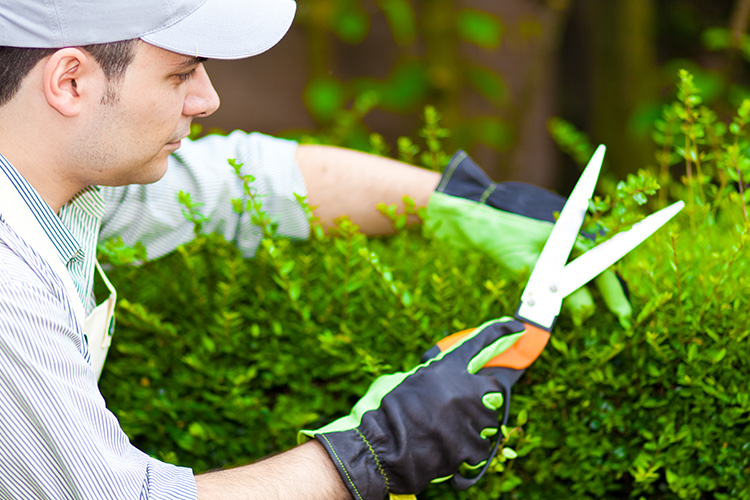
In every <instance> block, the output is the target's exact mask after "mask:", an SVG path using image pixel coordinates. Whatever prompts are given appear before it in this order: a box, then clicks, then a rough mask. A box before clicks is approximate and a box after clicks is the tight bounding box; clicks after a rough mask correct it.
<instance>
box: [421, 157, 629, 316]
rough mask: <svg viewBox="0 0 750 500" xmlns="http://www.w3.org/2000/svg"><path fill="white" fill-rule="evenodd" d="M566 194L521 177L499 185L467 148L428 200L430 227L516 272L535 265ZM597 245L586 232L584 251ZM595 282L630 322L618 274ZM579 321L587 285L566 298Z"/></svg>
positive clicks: (586, 306)
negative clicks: (524, 181) (470, 156)
mask: <svg viewBox="0 0 750 500" xmlns="http://www.w3.org/2000/svg"><path fill="white" fill-rule="evenodd" d="M564 205H565V198H563V197H561V196H558V195H556V194H554V193H551V192H550V191H547V190H545V189H542V188H539V187H536V186H532V185H530V184H524V183H520V182H506V183H502V184H496V183H494V182H492V180H490V178H489V177H487V175H486V174H485V173H484V172H483V171H482V169H480V168H479V167H478V166H477V165H476V164H475V163H474V162H473V161H472V160H471V158H469V157H468V156H467V155H466V153H464V152H463V151H459V152H458V153H456V155H455V156H454V157H453V159H452V160H451V162H450V164H449V165H448V167H447V168H446V170H445V172H444V173H443V178H442V179H441V181H440V184H439V185H438V187H437V190H436V191H435V193H433V194H432V196H431V197H430V201H429V203H428V205H427V221H426V224H427V225H428V227H431V228H432V229H433V230H434V232H435V235H436V236H437V237H440V238H445V239H447V240H449V241H450V242H451V243H453V244H455V245H458V246H463V247H470V248H476V249H480V250H482V251H484V252H486V253H488V254H489V255H491V256H492V257H493V258H494V259H495V260H496V261H497V262H498V263H499V264H501V265H503V266H505V267H506V268H508V269H510V270H513V271H521V270H523V269H524V268H528V269H533V267H534V265H535V264H536V261H537V259H538V258H539V254H540V253H541V251H542V248H544V244H545V242H546V241H547V237H548V236H549V234H550V232H551V231H552V226H553V225H554V222H555V213H559V212H560V211H561V210H562V208H563V206H564ZM592 245H593V242H592V241H591V239H589V238H586V237H584V236H581V237H580V238H579V240H578V242H577V243H576V248H577V249H578V250H579V251H586V250H588V249H589V248H591V246H592ZM595 283H596V285H597V287H598V288H599V291H600V293H601V295H602V298H603V300H604V302H605V304H606V305H607V307H608V308H609V309H610V310H611V311H612V312H613V313H614V314H615V315H616V316H617V318H618V319H619V320H620V322H621V323H623V324H627V323H628V318H629V317H630V316H631V314H632V308H631V306H630V302H629V301H628V298H627V295H626V292H625V289H624V287H623V286H622V284H621V283H620V281H619V279H618V278H617V277H616V276H615V274H614V272H612V271H605V272H604V273H602V274H601V275H599V276H598V277H597V278H596V280H595ZM563 305H564V306H565V308H566V310H567V311H568V313H569V314H571V317H572V319H573V321H574V322H575V323H576V324H580V323H581V322H583V320H584V319H585V318H587V317H589V316H591V315H592V314H593V311H594V301H593V298H592V297H591V294H590V292H589V291H588V290H587V289H586V288H585V287H582V288H581V289H579V290H578V291H577V292H574V293H573V294H571V295H570V296H568V297H567V298H566V299H565V301H564V302H563Z"/></svg>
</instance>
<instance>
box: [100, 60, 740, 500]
mask: <svg viewBox="0 0 750 500" xmlns="http://www.w3.org/2000/svg"><path fill="white" fill-rule="evenodd" d="M679 97H680V100H679V101H678V102H677V103H675V104H673V105H671V106H669V107H667V108H666V109H665V118H664V119H663V120H660V121H659V122H658V123H657V127H656V130H655V140H656V141H657V143H658V144H659V145H660V146H661V149H660V151H659V156H658V157H657V161H659V162H660V164H661V166H662V168H660V169H659V168H657V169H655V172H654V174H649V173H648V171H641V172H639V173H638V174H637V175H634V176H632V178H630V179H628V180H626V181H625V182H622V183H614V182H611V183H609V184H608V183H607V182H606V180H604V181H603V182H602V183H601V184H600V185H604V186H605V189H606V190H607V193H606V194H608V195H609V198H608V199H607V198H603V199H598V200H596V201H595V203H593V204H592V211H593V212H594V213H593V215H592V218H593V219H594V220H599V221H602V222H604V223H606V224H607V225H608V226H609V227H618V228H621V227H622V226H627V225H628V224H630V223H632V220H630V219H628V218H627V217H626V215H625V214H624V213H623V210H625V211H626V212H627V214H633V213H639V214H643V213H649V212H651V211H653V210H654V209H655V208H658V207H659V206H663V205H664V204H665V203H666V202H667V200H668V199H683V200H685V201H686V203H687V207H686V208H685V209H684V210H683V212H682V213H681V214H680V215H678V216H677V218H676V219H675V220H674V221H673V222H671V223H670V224H669V225H668V226H667V227H665V228H663V229H662V230H660V231H659V232H658V233H657V234H656V235H654V236H653V237H652V238H651V239H649V240H648V241H647V242H646V243H644V244H643V245H642V246H640V247H639V248H637V249H636V250H634V251H633V252H632V253H631V254H630V255H628V256H627V257H626V258H624V259H623V260H622V261H621V262H620V263H619V264H618V265H617V270H618V271H619V273H620V274H621V275H622V276H623V277H624V278H625V280H626V281H627V283H628V285H629V289H630V294H631V300H632V303H633V305H634V309H635V311H636V315H635V317H634V318H633V321H632V324H630V325H625V326H622V325H620V324H619V323H618V322H617V320H616V319H615V318H614V316H613V315H611V314H610V313H609V312H607V311H606V310H604V308H603V307H600V308H599V310H598V311H597V313H596V314H595V315H594V316H593V317H591V318H589V319H588V320H587V321H585V322H584V323H583V325H582V326H575V325H573V324H572V323H571V322H570V320H569V319H567V318H566V317H562V318H561V319H560V321H558V323H557V325H556V327H555V330H554V332H553V335H552V339H551V342H550V344H549V345H548V347H547V348H546V350H545V351H544V352H543V353H542V355H541V357H540V358H539V359H538V360H537V361H536V362H535V364H534V365H532V367H531V368H530V369H529V370H527V372H526V373H525V375H524V376H523V377H522V378H521V380H520V381H519V383H518V384H517V385H516V387H515V395H514V397H513V401H512V405H511V418H510V422H509V424H510V425H511V427H509V428H507V429H504V430H505V434H506V437H505V449H506V452H505V453H504V454H502V453H501V454H500V456H499V457H498V458H497V459H496V461H495V462H494V464H493V471H492V473H490V474H488V475H487V476H486V477H485V478H483V479H482V480H481V481H480V482H479V484H478V485H477V486H475V487H474V488H472V489H470V490H468V491H465V492H456V491H453V490H452V489H451V488H450V487H449V486H447V485H445V484H443V485H435V486H433V487H431V488H429V489H428V490H427V491H426V492H425V493H423V494H422V495H420V498H425V499H454V498H455V499H459V498H462V499H463V498H466V499H490V498H498V496H500V494H501V493H506V495H505V497H509V498H519V499H540V500H541V499H550V498H563V497H569V496H571V495H575V496H576V498H622V499H624V498H649V499H672V498H683V499H700V498H716V499H736V498H750V479H749V478H750V425H749V423H750V395H749V394H748V390H747V387H748V383H747V379H748V373H750V314H749V304H748V295H749V294H748V290H749V288H748V285H749V283H748V280H749V278H748V266H749V261H748V229H749V228H750V225H749V224H748V222H747V215H746V202H747V201H748V199H747V198H748V196H747V192H745V191H744V190H743V189H742V188H743V187H744V186H745V181H744V180H743V179H749V178H750V159H749V158H748V156H747V151H748V148H747V143H746V139H745V136H744V128H745V121H746V120H747V118H748V115H750V101H748V102H746V103H744V104H743V105H742V107H741V108H740V110H739V112H738V116H737V117H736V118H735V119H734V121H733V122H732V123H733V124H731V123H730V124H729V125H724V124H722V123H721V122H719V121H718V120H717V119H716V117H715V115H713V114H712V112H711V111H710V110H708V109H707V108H705V107H703V106H702V105H701V103H700V97H699V95H698V94H697V90H696V89H694V87H693V86H692V80H691V77H690V75H688V74H686V73H683V74H682V75H681V83H680V95H679ZM554 132H555V134H556V136H557V138H558V140H559V141H560V142H561V144H562V145H563V146H564V147H565V148H566V149H569V150H571V151H580V150H585V149H586V148H589V149H590V147H589V146H588V145H587V144H586V142H585V138H581V136H580V135H578V134H577V133H573V132H571V131H570V129H567V128H565V126H564V124H562V125H561V124H559V123H558V125H557V126H556V128H555V130H554ZM582 156H583V157H586V155H585V154H584V155H582ZM680 170H682V171H683V172H684V175H683V176H681V178H680V179H679V180H673V179H672V177H671V175H674V174H675V173H676V172H679V171H680ZM677 175H679V174H677ZM654 179H658V181H659V183H660V184H661V185H662V186H663V187H662V189H661V190H660V191H656V187H655V181H654ZM248 181H249V179H248ZM607 185H609V188H606V186H607ZM248 188H249V190H250V192H252V190H251V188H252V184H251V183H249V184H248ZM652 193H653V194H655V196H654V198H652V201H651V202H648V203H647V198H646V195H648V194H652ZM188 205H189V203H188ZM641 205H643V208H642V209H641V208H639V206H641ZM188 208H189V210H188V212H189V213H192V214H193V215H192V217H191V218H192V220H194V221H198V220H199V219H200V218H199V217H198V216H196V207H190V206H189V207H188ZM236 208H237V209H242V210H251V211H254V212H255V213H256V223H258V224H259V225H261V226H264V227H265V229H266V233H267V238H266V239H265V240H264V241H263V244H262V246H261V248H260V249H259V251H258V254H257V256H256V258H255V259H252V260H245V259H243V258H241V256H240V255H239V253H238V251H237V250H236V249H235V248H234V247H233V245H232V244H230V243H227V242H225V241H222V240H221V239H220V238H219V237H217V236H215V235H202V234H199V235H198V236H197V237H196V240H195V241H194V242H192V243H191V244H189V245H186V246H184V247H181V248H179V249H178V250H177V251H176V252H175V253H173V254H172V255H170V256H168V257H166V258H163V259H160V260H157V261H153V262H148V263H146V264H144V265H142V266H140V267H134V266H128V265H115V266H114V269H113V270H112V271H111V272H110V275H111V276H110V277H111V279H112V281H113V282H114V283H115V285H116V286H117V287H118V290H119V295H120V296H121V297H123V298H122V299H121V300H120V304H119V309H118V330H117V335H116V339H115V342H114V344H113V348H112V350H111V353H110V358H109V360H108V362H107V365H106V366H105V371H104V374H103V377H102V381H101V386H102V389H103V392H104V396H105V398H106V400H107V402H108V405H109V407H110V408H111V409H112V410H113V411H114V412H115V413H116V414H117V415H118V417H119V419H120V422H121V424H122V426H123V428H124V429H125V431H126V432H127V433H128V434H129V435H130V436H131V438H132V440H133V442H134V444H135V445H136V446H138V447H140V448H141V449H143V450H144V451H146V452H147V453H150V454H152V455H154V456H156V457H158V458H160V459H163V460H166V461H170V462H173V463H178V464H181V465H186V466H190V467H193V468H194V469H195V471H196V472H201V471H205V470H208V469H212V468H216V467H221V466H229V465H235V464H240V463H246V462H248V461H251V460H255V459H258V458H261V457H263V456H265V455H267V454H269V453H273V452H276V451H279V450H282V449H285V448H288V447H290V446H292V445H293V444H294V443H295V438H296V432H297V430H299V429H300V428H303V427H311V426H319V425H322V424H324V423H326V422H328V421H330V420H332V419H334V418H336V417H338V416H340V415H342V414H344V413H347V412H348V411H349V409H350V408H351V406H352V405H353V404H354V402H355V401H356V399H357V397H358V396H359V395H361V394H363V393H364V392H365V390H366V388H367V386H368V384H369V383H370V382H371V381H372V380H373V379H374V378H375V377H377V376H378V375H380V374H383V373H388V372H390V371H394V370H402V369H407V368H410V367H412V366H413V365H414V364H416V363H417V362H418V360H419V357H420V355H421V353H422V352H423V351H425V350H426V349H428V348H429V347H430V346H431V345H432V344H433V343H434V342H435V341H437V340H438V339H440V338H442V337H443V336H445V335H447V334H450V333H453V332H454V331H458V330H461V329H464V328H467V327H471V326H476V325H479V324H480V323H482V322H483V321H485V320H488V319H492V318H495V317H498V316H505V315H509V314H512V313H513V311H515V308H516V306H517V302H518V299H519V297H520V294H521V291H522V288H523V285H524V284H525V280H526V278H527V276H528V274H527V273H526V274H521V275H518V274H512V273H509V272H507V271H505V270H504V269H503V268H502V267H501V266H499V265H498V264H497V263H495V262H493V261H492V260H491V259H490V258H488V257H487V256H485V255H483V254H482V253H481V252H479V251H476V252H472V251H466V250H457V249H455V248H452V247H451V246H449V245H446V244H445V243H444V242H441V241H437V240H435V239H434V238H432V237H431V236H430V235H429V234H422V233H421V232H420V230H419V229H414V228H411V229H401V230H400V231H399V233H398V234H397V235H396V236H393V237H390V238H382V239H380V238H370V239H368V238H366V237H365V236H364V235H362V234H360V233H359V232H358V231H357V228H356V227H355V226H354V225H353V224H352V223H351V222H349V221H348V220H345V219H344V220H341V221H340V223H339V225H338V227H337V228H336V229H335V230H333V231H332V232H331V234H330V235H328V236H325V235H322V234H321V232H320V231H316V232H315V234H314V236H313V237H312V238H311V239H310V240H309V241H306V242H290V241H287V240H282V239H278V238H275V236H274V235H273V226H272V225H271V224H270V223H268V221H267V220H265V219H264V218H263V217H262V215H258V213H259V210H258V209H260V211H261V212H262V207H260V206H259V204H257V203H255V200H254V198H252V197H251V200H250V204H249V205H245V204H243V205H242V206H239V205H238V206H236ZM383 211H384V212H385V213H386V214H387V216H390V217H391V218H392V220H393V221H394V224H396V225H398V226H401V225H402V221H403V219H402V218H400V216H399V214H395V213H393V211H392V210H390V213H389V210H388V209H387V208H385V209H384V210H383ZM103 250H104V252H103V258H107V256H109V259H110V261H111V262H114V263H115V264H117V263H118V262H120V261H127V260H129V259H130V258H133V257H135V258H137V257H138V252H136V253H135V254H133V253H132V251H131V250H128V249H124V248H121V247H120V246H118V245H117V244H116V243H110V244H109V245H108V246H107V247H106V248H104V249H103ZM599 303H600V304H601V301H599ZM516 455H517V457H518V458H513V457H515V456H516Z"/></svg>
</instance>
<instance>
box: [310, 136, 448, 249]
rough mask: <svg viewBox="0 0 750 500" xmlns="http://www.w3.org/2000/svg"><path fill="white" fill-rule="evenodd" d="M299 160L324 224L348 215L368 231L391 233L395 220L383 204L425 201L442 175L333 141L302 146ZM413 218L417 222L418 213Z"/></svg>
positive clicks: (424, 203)
mask: <svg viewBox="0 0 750 500" xmlns="http://www.w3.org/2000/svg"><path fill="white" fill-rule="evenodd" d="M296 158H297V163H298V164H299V167H300V170H301V171H302V176H303V178H304V180H305V185H306V186H307V201H308V203H309V204H310V205H311V206H312V207H315V210H314V213H315V215H316V216H317V217H319V218H320V221H321V223H322V224H323V227H328V226H331V225H332V224H333V223H334V221H335V220H336V219H337V218H338V217H341V216H342V215H347V216H348V217H349V218H350V219H351V220H352V221H353V222H354V223H355V224H357V225H358V226H359V227H360V230H361V231H362V232H363V233H365V234H388V233H391V232H393V228H392V224H391V221H389V220H388V219H387V218H386V217H384V216H383V215H382V214H381V213H380V212H378V210H377V205H378V204H379V203H385V204H387V205H392V204H396V205H398V206H399V207H400V208H402V209H403V202H402V198H403V197H404V196H409V197H410V198H413V199H414V202H415V203H416V206H417V207H424V206H427V201H428V200H429V198H430V195H431V194H432V192H433V191H435V188H436V187H437V185H438V182H440V174H439V173H437V172H432V171H430V170H426V169H423V168H419V167H414V166H411V165H408V164H406V163H402V162H400V161H396V160H392V159H389V158H383V157H380V156H375V155H371V154H367V153H362V152H359V151H353V150H349V149H343V148H337V147H333V146H313V145H300V146H298V147H297V154H296ZM411 222H418V220H416V218H414V219H413V220H412V221H411Z"/></svg>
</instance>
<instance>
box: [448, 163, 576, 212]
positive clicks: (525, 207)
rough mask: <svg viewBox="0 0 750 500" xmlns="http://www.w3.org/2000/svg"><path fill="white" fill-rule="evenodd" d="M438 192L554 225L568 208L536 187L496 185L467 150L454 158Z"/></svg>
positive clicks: (548, 192) (519, 183) (563, 199)
mask: <svg viewBox="0 0 750 500" xmlns="http://www.w3.org/2000/svg"><path fill="white" fill-rule="evenodd" d="M435 191H437V192H439V193H444V194H447V195H451V196H456V197H459V198H463V199H465V200H470V201H474V202H477V203H482V204H484V205H489V206H490V207H493V208H496V209H498V210H503V211H505V212H510V213H514V214H517V215H520V216H522V217H527V218H530V219H536V220H541V221H547V222H553V223H554V222H555V212H559V211H560V210H562V208H563V206H564V205H565V198H563V197H561V196H559V195H557V194H555V193H552V192H550V191H547V190H546V189H543V188H540V187H538V186H534V185H532V184H527V183H524V182H502V183H499V184H498V183H495V182H493V181H492V179H490V178H489V177H488V176H487V174H485V173H484V171H483V170H482V169H481V168H480V167H479V166H478V165H477V164H476V163H474V161H473V160H472V159H471V158H469V156H468V155H467V154H466V152H464V151H458V152H456V154H455V155H453V158H451V161H450V162H449V163H448V166H447V167H446V168H445V171H444V172H443V177H442V178H441V179H440V183H439V184H438V187H437V189H436V190H435Z"/></svg>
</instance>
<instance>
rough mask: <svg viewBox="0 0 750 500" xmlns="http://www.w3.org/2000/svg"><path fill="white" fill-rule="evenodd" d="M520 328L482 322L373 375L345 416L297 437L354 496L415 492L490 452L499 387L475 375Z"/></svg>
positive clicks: (374, 498) (374, 499) (372, 498)
mask: <svg viewBox="0 0 750 500" xmlns="http://www.w3.org/2000/svg"><path fill="white" fill-rule="evenodd" d="M523 329H524V326H523V324H522V323H520V322H518V321H515V320H512V319H508V318H505V319H500V320H494V321H490V322H488V323H485V324H484V325H482V326H480V327H479V328H477V329H476V330H474V331H473V332H472V333H471V334H469V335H467V336H466V337H465V338H464V339H463V340H462V341H460V342H459V343H457V344H455V345H454V346H452V347H451V348H450V349H448V350H446V351H444V352H440V353H439V354H437V355H436V356H435V357H433V358H431V359H429V360H427V361H425V362H424V363H423V364H421V365H418V366H417V367H416V368H414V369H413V370H411V371H409V372H401V373H394V374H392V375H385V376H383V377H380V378H378V379H377V380H376V381H375V382H374V383H373V384H372V386H370V388H369V389H368V391H367V393H366V394H365V396H364V397H363V398H362V399H360V400H359V402H358V403H357V404H356V405H355V406H354V408H353V409H352V412H351V413H350V414H349V415H348V416H346V417H343V418H340V419H338V420H336V421H334V422H332V423H330V424H329V425H326V426H325V427H323V428H321V429H318V430H316V431H301V432H300V435H299V440H300V441H304V440H306V439H308V438H315V439H317V440H318V441H320V442H321V443H322V444H323V446H324V447H325V449H326V451H327V452H328V454H329V455H330V457H331V460H332V461H333V463H334V464H335V465H336V467H337V469H338V471H339V474H340V475H341V478H342V479H343V481H344V483H345V484H346V486H347V488H348V489H349V491H350V493H351V494H352V497H353V498H355V499H357V500H383V499H384V498H385V497H386V495H387V494H389V493H392V494H416V493H419V492H420V491H422V490H423V489H424V488H425V487H426V486H427V485H428V484H429V483H430V482H431V481H433V480H439V479H445V478H448V477H450V476H452V475H453V474H455V473H456V471H457V470H458V468H459V467H460V466H461V465H462V464H468V465H469V466H478V465H480V464H482V463H484V462H486V461H487V460H488V457H489V456H490V437H491V436H493V435H495V434H497V432H498V427H499V424H498V410H501V409H503V406H504V400H505V398H504V396H503V394H504V392H505V389H504V387H503V384H502V382H501V381H499V380H498V379H496V378H495V377H493V376H491V375H483V374H482V373H477V372H479V370H480V369H481V368H482V366H483V365H484V364H485V363H487V362H488V361H489V360H490V359H492V358H494V357H495V356H497V355H498V354H500V353H502V352H504V351H505V350H506V349H507V348H508V347H510V346H511V345H513V344H514V343H515V342H516V341H517V340H518V339H519V338H520V337H521V336H522V335H523ZM489 373H491V372H489Z"/></svg>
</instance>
